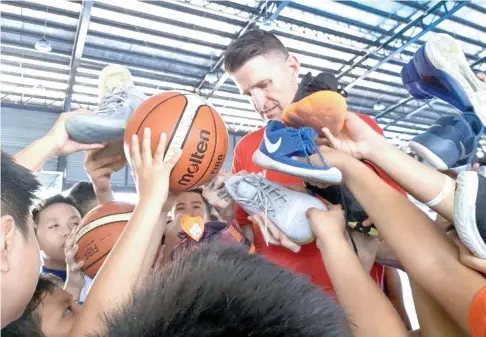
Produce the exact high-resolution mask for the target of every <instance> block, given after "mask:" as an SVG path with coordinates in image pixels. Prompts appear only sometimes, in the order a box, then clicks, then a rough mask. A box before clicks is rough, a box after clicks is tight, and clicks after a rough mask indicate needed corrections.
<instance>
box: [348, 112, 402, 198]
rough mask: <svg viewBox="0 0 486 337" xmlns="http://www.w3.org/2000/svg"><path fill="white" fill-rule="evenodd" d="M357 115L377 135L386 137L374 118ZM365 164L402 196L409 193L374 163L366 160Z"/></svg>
mask: <svg viewBox="0 0 486 337" xmlns="http://www.w3.org/2000/svg"><path fill="white" fill-rule="evenodd" d="M356 115H358V117H359V118H361V119H362V120H363V121H364V122H365V123H366V124H368V125H369V126H370V127H371V128H372V129H373V130H375V132H376V133H378V134H380V135H382V136H384V133H383V130H382V129H381V128H380V126H379V125H378V123H376V121H375V120H374V119H373V118H371V117H370V116H368V115H363V114H356ZM365 164H366V165H368V166H369V167H370V168H372V169H373V170H374V171H375V172H376V174H378V176H379V177H380V178H381V179H383V180H384V181H385V182H386V183H387V184H388V185H390V186H391V187H393V188H394V189H395V190H397V191H398V192H400V194H402V195H407V193H405V191H404V190H403V189H402V188H401V187H400V185H398V184H397V183H396V182H395V181H394V180H392V178H390V177H389V176H388V175H387V174H386V173H385V172H383V171H382V170H381V169H380V168H379V167H378V166H376V165H375V164H374V163H372V162H370V161H368V160H365Z"/></svg>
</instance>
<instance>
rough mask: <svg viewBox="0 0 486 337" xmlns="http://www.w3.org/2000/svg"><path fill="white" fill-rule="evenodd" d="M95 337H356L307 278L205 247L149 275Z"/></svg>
mask: <svg viewBox="0 0 486 337" xmlns="http://www.w3.org/2000/svg"><path fill="white" fill-rule="evenodd" d="M105 320H106V322H105V323H106V324H105V325H104V328H103V329H105V330H104V331H98V332H97V333H95V334H94V335H91V336H105V337H115V336H116V337H118V336H147V337H157V336H164V337H172V336H174V337H175V336H177V337H179V336H180V337H182V336H202V337H209V336H231V337H239V336H250V335H251V336H260V337H265V336H272V337H273V336H296V337H298V336H320V337H322V336H327V337H337V336H340V337H343V336H351V331H350V327H349V324H348V320H347V318H346V315H345V313H344V311H343V309H342V308H341V307H339V305H337V304H336V303H334V302H333V300H331V298H330V297H328V296H327V295H326V294H325V293H324V292H323V291H321V290H320V289H318V288H316V287H315V286H313V285H312V284H311V283H310V281H309V280H308V279H306V278H305V277H304V276H301V275H298V274H294V273H292V272H290V271H287V270H284V269H282V268H280V267H278V266H277V265H274V264H272V263H271V262H269V261H267V260H265V258H264V257H262V256H260V255H249V254H248V249H246V250H245V249H243V248H242V247H237V246H232V247H228V246H221V245H219V244H216V243H214V244H207V245H203V247H202V248H201V249H199V250H197V251H194V252H193V253H191V254H188V255H186V256H184V257H182V258H181V259H179V260H177V261H175V262H172V263H170V264H168V265H167V266H166V267H165V268H163V269H162V270H161V271H159V272H156V273H153V274H151V275H149V276H148V277H147V278H146V279H145V280H144V282H142V284H141V285H140V286H139V287H137V288H136V289H135V291H134V293H133V294H132V296H131V297H130V298H129V299H128V300H127V301H126V302H125V303H124V304H122V305H121V306H120V308H119V309H118V310H115V311H114V312H111V313H108V314H106V316H105Z"/></svg>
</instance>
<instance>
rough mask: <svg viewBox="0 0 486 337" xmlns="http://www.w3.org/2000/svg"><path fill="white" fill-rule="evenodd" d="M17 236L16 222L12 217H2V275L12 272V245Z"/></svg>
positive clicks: (0, 237) (0, 247)
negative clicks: (10, 260)
mask: <svg viewBox="0 0 486 337" xmlns="http://www.w3.org/2000/svg"><path fill="white" fill-rule="evenodd" d="M16 234H17V227H15V220H14V218H12V216H10V215H4V216H2V223H1V228H0V251H1V254H2V267H1V268H2V273H6V272H8V271H9V270H10V262H9V259H10V258H11V254H12V245H13V241H14V237H15V235H16Z"/></svg>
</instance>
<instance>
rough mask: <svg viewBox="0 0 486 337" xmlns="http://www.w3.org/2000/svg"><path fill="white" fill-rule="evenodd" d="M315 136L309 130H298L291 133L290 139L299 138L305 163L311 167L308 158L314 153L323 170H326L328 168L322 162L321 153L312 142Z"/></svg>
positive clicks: (314, 133) (312, 131) (315, 134)
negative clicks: (319, 160)
mask: <svg viewBox="0 0 486 337" xmlns="http://www.w3.org/2000/svg"><path fill="white" fill-rule="evenodd" d="M316 136H317V133H316V132H315V131H314V130H313V129H311V128H300V129H298V130H297V132H293V134H292V135H291V137H299V140H300V144H301V146H302V149H303V150H304V153H305V156H306V159H307V162H308V163H309V164H310V165H312V161H311V159H310V156H311V155H313V154H314V153H317V154H318V156H319V158H320V159H321V162H322V164H323V166H324V168H325V169H328V168H329V166H328V165H327V163H326V161H325V160H324V156H323V155H322V153H321V151H319V149H318V148H317V145H316V142H315V141H314V137H316Z"/></svg>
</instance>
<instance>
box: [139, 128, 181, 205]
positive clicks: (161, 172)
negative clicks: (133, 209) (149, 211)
mask: <svg viewBox="0 0 486 337" xmlns="http://www.w3.org/2000/svg"><path fill="white" fill-rule="evenodd" d="M166 139H167V136H166V134H165V133H162V134H161V135H160V139H159V144H158V145H157V149H156V151H155V154H153V155H152V150H151V131H150V129H149V128H146V129H145V130H144V133H143V142H142V150H140V145H139V141H138V136H137V135H133V137H132V144H131V158H132V170H133V172H134V177H135V183H136V185H137V191H138V193H139V195H140V200H142V199H144V200H150V199H151V198H155V199H157V200H160V202H161V207H162V204H163V203H165V202H166V200H167V198H168V194H169V180H170V173H171V172H172V169H173V168H174V166H175V165H176V164H177V162H178V161H179V159H180V157H181V153H182V152H181V151H180V150H179V151H178V152H176V153H175V154H174V155H172V156H165V158H164V151H165V143H166Z"/></svg>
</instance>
